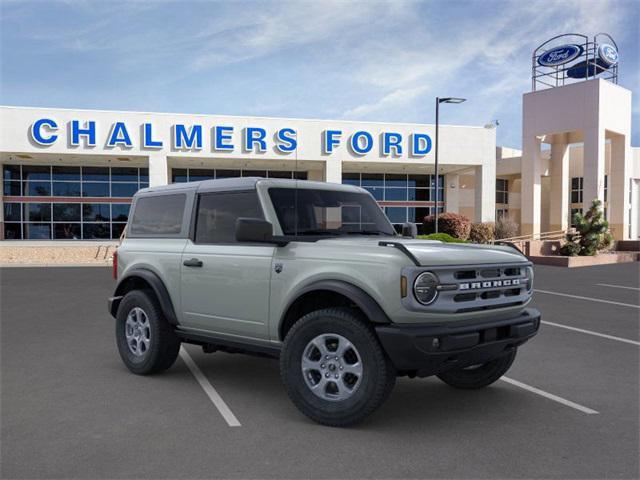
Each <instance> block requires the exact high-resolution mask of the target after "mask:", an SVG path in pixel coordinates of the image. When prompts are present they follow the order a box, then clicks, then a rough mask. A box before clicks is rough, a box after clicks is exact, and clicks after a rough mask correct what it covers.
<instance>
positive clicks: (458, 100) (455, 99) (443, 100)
mask: <svg viewBox="0 0 640 480" xmlns="http://www.w3.org/2000/svg"><path fill="white" fill-rule="evenodd" d="M466 100H467V99H466V98H458V97H445V98H440V97H436V146H435V156H436V158H435V172H434V173H435V177H436V201H435V215H434V221H435V233H438V200H439V197H440V195H439V193H440V192H438V186H439V183H440V182H439V180H440V179H439V177H438V146H439V145H440V142H439V141H438V134H439V131H440V104H441V103H462V102H464V101H466ZM442 187H443V188H444V184H443V186H442Z"/></svg>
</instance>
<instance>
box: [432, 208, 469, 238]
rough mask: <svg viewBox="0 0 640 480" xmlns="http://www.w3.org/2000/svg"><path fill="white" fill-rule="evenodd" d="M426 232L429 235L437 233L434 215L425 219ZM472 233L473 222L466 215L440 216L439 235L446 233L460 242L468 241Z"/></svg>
mask: <svg viewBox="0 0 640 480" xmlns="http://www.w3.org/2000/svg"><path fill="white" fill-rule="evenodd" d="M424 231H425V233H427V234H430V233H434V232H435V217H434V215H429V216H428V217H425V218H424ZM470 231H471V222H470V221H469V219H468V218H467V217H465V216H464V215H460V214H457V213H449V212H447V213H443V214H441V215H438V233H446V234H448V235H451V236H452V237H455V238H459V239H460V240H467V239H468V238H469V232H470Z"/></svg>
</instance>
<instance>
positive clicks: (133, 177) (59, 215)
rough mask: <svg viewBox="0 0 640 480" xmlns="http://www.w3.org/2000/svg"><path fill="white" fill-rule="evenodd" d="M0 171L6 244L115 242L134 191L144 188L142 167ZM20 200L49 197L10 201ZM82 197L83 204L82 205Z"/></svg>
mask: <svg viewBox="0 0 640 480" xmlns="http://www.w3.org/2000/svg"><path fill="white" fill-rule="evenodd" d="M2 168H3V175H2V180H3V185H4V196H5V197H7V201H6V202H5V203H4V221H5V224H4V238H5V239H10V240H20V239H73V240H80V239H92V240H93V239H117V238H119V237H120V234H121V233H122V231H123V230H124V227H125V225H126V223H127V219H128V216H129V207H130V201H131V197H132V196H133V194H134V193H135V192H136V191H137V190H138V189H140V188H145V187H148V186H149V170H148V169H147V168H138V167H72V166H44V165H3V167H2ZM21 196H25V197H49V198H42V201H33V200H35V199H28V200H29V201H24V200H26V199H15V201H12V200H11V197H21ZM83 197H84V198H83ZM87 197H95V198H96V200H89V199H88V198H87ZM85 198H86V199H87V200H89V201H84V199H85ZM116 198H117V200H116Z"/></svg>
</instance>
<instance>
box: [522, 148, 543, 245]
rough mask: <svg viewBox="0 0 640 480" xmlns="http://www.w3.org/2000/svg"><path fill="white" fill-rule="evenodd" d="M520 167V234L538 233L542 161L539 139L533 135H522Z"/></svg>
mask: <svg viewBox="0 0 640 480" xmlns="http://www.w3.org/2000/svg"><path fill="white" fill-rule="evenodd" d="M521 168H522V196H521V203H522V207H521V210H520V234H521V235H533V234H539V233H540V208H541V186H540V182H541V179H540V176H541V175H542V161H541V158H540V139H539V138H538V137H537V136H535V135H529V136H526V135H525V136H524V139H523V152H522V167H521Z"/></svg>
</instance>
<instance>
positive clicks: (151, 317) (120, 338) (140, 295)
mask: <svg viewBox="0 0 640 480" xmlns="http://www.w3.org/2000/svg"><path fill="white" fill-rule="evenodd" d="M136 307H138V308H141V309H142V310H143V311H144V313H145V314H146V316H147V319H148V322H149V325H150V332H149V347H148V350H146V351H145V352H144V354H143V355H141V356H136V355H135V354H134V353H133V352H132V351H131V350H130V349H129V345H128V344H127V339H126V335H125V329H126V326H125V323H126V320H127V316H128V315H129V312H131V311H132V310H133V309H134V308H136ZM116 343H117V345H118V351H119V352H120V357H121V358H122V361H123V362H124V364H125V365H126V366H127V368H128V369H129V370H130V371H131V372H133V373H135V374H137V375H151V374H154V373H160V372H163V371H164V370H166V369H168V368H169V367H171V366H172V365H173V364H174V362H175V361H176V358H177V357H178V353H179V351H180V340H179V339H178V337H177V336H176V334H175V332H174V329H173V326H172V325H170V324H169V322H167V319H166V318H165V317H164V315H163V314H162V310H161V309H160V306H159V305H158V301H157V300H156V297H155V295H154V294H153V293H152V292H151V291H149V290H132V291H130V292H129V293H127V294H126V295H125V296H124V298H123V299H122V300H121V302H120V305H119V306H118V313H117V315H116Z"/></svg>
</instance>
